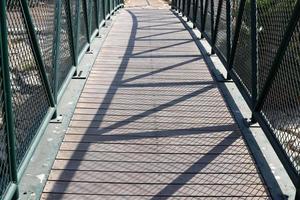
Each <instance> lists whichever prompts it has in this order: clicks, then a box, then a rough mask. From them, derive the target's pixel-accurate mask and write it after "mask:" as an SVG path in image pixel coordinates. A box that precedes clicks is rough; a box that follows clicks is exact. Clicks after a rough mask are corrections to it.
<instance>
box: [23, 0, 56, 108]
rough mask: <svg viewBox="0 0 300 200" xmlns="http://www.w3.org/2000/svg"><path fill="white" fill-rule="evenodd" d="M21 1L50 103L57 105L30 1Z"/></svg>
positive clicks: (52, 105) (53, 105)
mask: <svg viewBox="0 0 300 200" xmlns="http://www.w3.org/2000/svg"><path fill="white" fill-rule="evenodd" d="M20 3H21V7H22V11H23V15H24V18H25V23H26V27H27V30H28V33H29V38H30V41H31V43H32V48H33V53H34V58H35V61H36V63H37V65H38V68H39V72H40V74H41V78H42V82H43V83H44V86H45V89H46V92H47V96H48V100H49V103H50V106H51V107H55V106H56V105H55V101H54V97H53V93H52V89H51V86H50V83H49V80H48V77H47V73H46V70H45V65H44V62H43V58H42V53H41V50H40V47H39V42H38V40H37V36H36V33H35V28H34V25H33V22H32V19H31V16H30V11H29V7H28V1H27V0H20Z"/></svg>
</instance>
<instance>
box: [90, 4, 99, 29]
mask: <svg viewBox="0 0 300 200" xmlns="http://www.w3.org/2000/svg"><path fill="white" fill-rule="evenodd" d="M90 3H91V4H92V5H91V8H92V9H91V12H92V14H91V16H92V20H91V25H92V29H91V33H93V32H94V31H95V30H96V29H97V28H98V24H97V5H96V2H95V0H92V1H91V2H90Z"/></svg>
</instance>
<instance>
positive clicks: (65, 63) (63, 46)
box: [58, 0, 72, 89]
mask: <svg viewBox="0 0 300 200" xmlns="http://www.w3.org/2000/svg"><path fill="white" fill-rule="evenodd" d="M67 12H68V10H67V0H62V11H61V30H60V49H59V51H60V52H59V54H58V55H59V66H58V67H59V69H58V70H59V73H58V74H59V77H58V88H59V89H60V88H61V86H62V84H63V82H64V80H65V79H66V77H67V75H68V73H69V71H70V69H71V67H72V54H71V38H70V32H71V26H70V24H68V18H67Z"/></svg>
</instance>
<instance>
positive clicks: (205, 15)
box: [201, 0, 210, 38]
mask: <svg viewBox="0 0 300 200" xmlns="http://www.w3.org/2000/svg"><path fill="white" fill-rule="evenodd" d="M208 1H210V0H205V5H204V10H203V20H202V29H201V32H202V33H203V32H204V30H205V23H206V18H207V12H208ZM201 37H202V38H204V36H203V34H202V36H201Z"/></svg>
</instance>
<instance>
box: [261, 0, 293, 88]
mask: <svg viewBox="0 0 300 200" xmlns="http://www.w3.org/2000/svg"><path fill="white" fill-rule="evenodd" d="M294 3H295V1H294V0H272V1H266V3H261V4H258V5H257V8H258V56H259V57H258V58H259V59H258V62H259V64H258V73H259V80H258V81H259V91H261V89H262V87H263V85H264V83H265V81H266V78H267V76H268V74H269V71H270V68H271V65H272V62H273V60H274V58H275V55H276V52H277V49H278V47H279V45H280V42H281V40H282V38H283V34H284V31H285V28H286V26H287V24H288V22H289V20H290V17H291V14H292V10H293V7H294Z"/></svg>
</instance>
